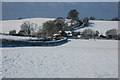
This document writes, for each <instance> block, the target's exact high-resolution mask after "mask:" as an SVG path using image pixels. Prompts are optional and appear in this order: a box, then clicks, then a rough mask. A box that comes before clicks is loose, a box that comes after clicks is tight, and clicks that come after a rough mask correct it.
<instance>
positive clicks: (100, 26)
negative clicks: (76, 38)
mask: <svg viewBox="0 0 120 80" xmlns="http://www.w3.org/2000/svg"><path fill="white" fill-rule="evenodd" d="M87 28H91V29H93V30H95V31H97V30H98V31H99V32H100V34H103V35H105V32H106V31H107V30H110V29H113V28H114V29H118V21H99V20H92V21H89V26H86V27H85V28H82V29H79V30H76V31H83V30H85V29H87Z"/></svg>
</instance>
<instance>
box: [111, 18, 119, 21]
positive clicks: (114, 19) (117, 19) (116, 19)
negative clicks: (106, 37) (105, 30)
mask: <svg viewBox="0 0 120 80" xmlns="http://www.w3.org/2000/svg"><path fill="white" fill-rule="evenodd" d="M119 20H120V19H119V18H117V17H115V18H113V19H111V21H119Z"/></svg>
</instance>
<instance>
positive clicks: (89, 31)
mask: <svg viewBox="0 0 120 80" xmlns="http://www.w3.org/2000/svg"><path fill="white" fill-rule="evenodd" d="M94 36H95V33H94V31H93V30H92V29H90V28H89V29H85V30H84V31H83V32H82V37H83V38H92V37H94Z"/></svg>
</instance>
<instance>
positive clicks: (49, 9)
mask: <svg viewBox="0 0 120 80" xmlns="http://www.w3.org/2000/svg"><path fill="white" fill-rule="evenodd" d="M72 9H76V10H78V11H79V13H80V14H79V18H84V17H90V16H94V17H96V18H97V19H112V18H114V17H117V16H118V3H117V2H3V3H2V14H3V15H2V18H3V20H10V19H12V20H13V19H18V18H19V17H21V18H57V17H64V18H66V17H67V13H68V12H69V11H70V10H72Z"/></svg>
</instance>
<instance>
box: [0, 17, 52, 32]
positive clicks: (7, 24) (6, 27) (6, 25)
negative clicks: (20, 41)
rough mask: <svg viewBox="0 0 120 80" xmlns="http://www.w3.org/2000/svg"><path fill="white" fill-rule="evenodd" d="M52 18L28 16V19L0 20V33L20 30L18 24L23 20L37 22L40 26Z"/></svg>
mask: <svg viewBox="0 0 120 80" xmlns="http://www.w3.org/2000/svg"><path fill="white" fill-rule="evenodd" d="M49 20H54V18H30V19H21V20H5V21H2V26H0V27H2V29H1V30H0V32H1V33H9V31H11V30H16V32H18V31H19V30H20V26H21V25H22V24H23V23H24V22H25V21H29V22H32V23H35V24H37V25H38V26H42V24H43V23H44V22H46V21H49Z"/></svg>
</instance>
